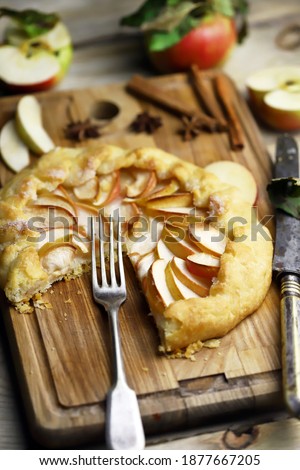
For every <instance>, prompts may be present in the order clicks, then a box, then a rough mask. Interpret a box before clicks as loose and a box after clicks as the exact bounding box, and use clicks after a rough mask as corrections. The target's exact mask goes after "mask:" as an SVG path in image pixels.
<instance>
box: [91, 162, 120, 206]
mask: <svg viewBox="0 0 300 470" xmlns="http://www.w3.org/2000/svg"><path fill="white" fill-rule="evenodd" d="M119 196H120V172H119V171H115V172H113V173H110V174H108V175H102V176H99V184H98V193H97V194H96V196H95V200H94V201H93V205H94V206H97V207H99V208H101V207H104V206H105V205H107V204H110V203H111V202H112V201H113V200H114V199H116V198H117V197H119Z"/></svg>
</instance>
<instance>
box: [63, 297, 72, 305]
mask: <svg viewBox="0 0 300 470" xmlns="http://www.w3.org/2000/svg"><path fill="white" fill-rule="evenodd" d="M64 303H65V304H71V303H72V300H71V299H70V298H68V299H67V300H64Z"/></svg>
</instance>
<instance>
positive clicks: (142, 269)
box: [136, 251, 156, 282]
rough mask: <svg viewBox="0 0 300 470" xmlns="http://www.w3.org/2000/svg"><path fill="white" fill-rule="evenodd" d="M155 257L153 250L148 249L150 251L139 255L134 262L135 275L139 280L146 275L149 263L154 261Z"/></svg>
mask: <svg viewBox="0 0 300 470" xmlns="http://www.w3.org/2000/svg"><path fill="white" fill-rule="evenodd" d="M155 259H156V257H155V253H154V251H150V253H146V254H145V255H143V256H140V258H139V260H138V261H137V263H136V273H137V277H138V278H139V280H140V281H141V282H143V279H144V278H145V276H147V274H148V271H149V269H150V267H151V265H152V264H153V263H154V261H155Z"/></svg>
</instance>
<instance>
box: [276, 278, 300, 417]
mask: <svg viewBox="0 0 300 470" xmlns="http://www.w3.org/2000/svg"><path fill="white" fill-rule="evenodd" d="M280 282H281V300H280V310H281V341H282V376H283V393H284V399H285V402H286V405H287V407H288V409H289V411H290V412H291V413H292V414H293V415H295V416H298V417H300V277H299V276H298V275H297V274H283V275H281V277H280Z"/></svg>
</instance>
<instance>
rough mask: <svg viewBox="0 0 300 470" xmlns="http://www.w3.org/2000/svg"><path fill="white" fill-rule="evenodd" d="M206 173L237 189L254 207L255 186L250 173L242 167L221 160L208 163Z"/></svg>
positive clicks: (256, 190) (255, 199)
mask: <svg viewBox="0 0 300 470" xmlns="http://www.w3.org/2000/svg"><path fill="white" fill-rule="evenodd" d="M205 170H206V171H209V172H210V173H213V174H214V175H215V176H217V178H219V180H220V181H222V182H223V183H227V184H229V185H230V186H234V187H236V188H238V190H239V191H240V193H241V196H242V198H243V199H244V200H245V201H246V202H249V204H251V205H254V204H255V203H256V201H257V194H258V189H257V184H256V181H255V179H254V177H253V175H252V173H251V172H250V171H249V170H248V169H247V168H246V167H244V166H243V165H241V164H240V163H236V162H231V161H229V160H228V161H227V160H222V161H218V162H213V163H210V164H209V165H207V166H206V167H205Z"/></svg>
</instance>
